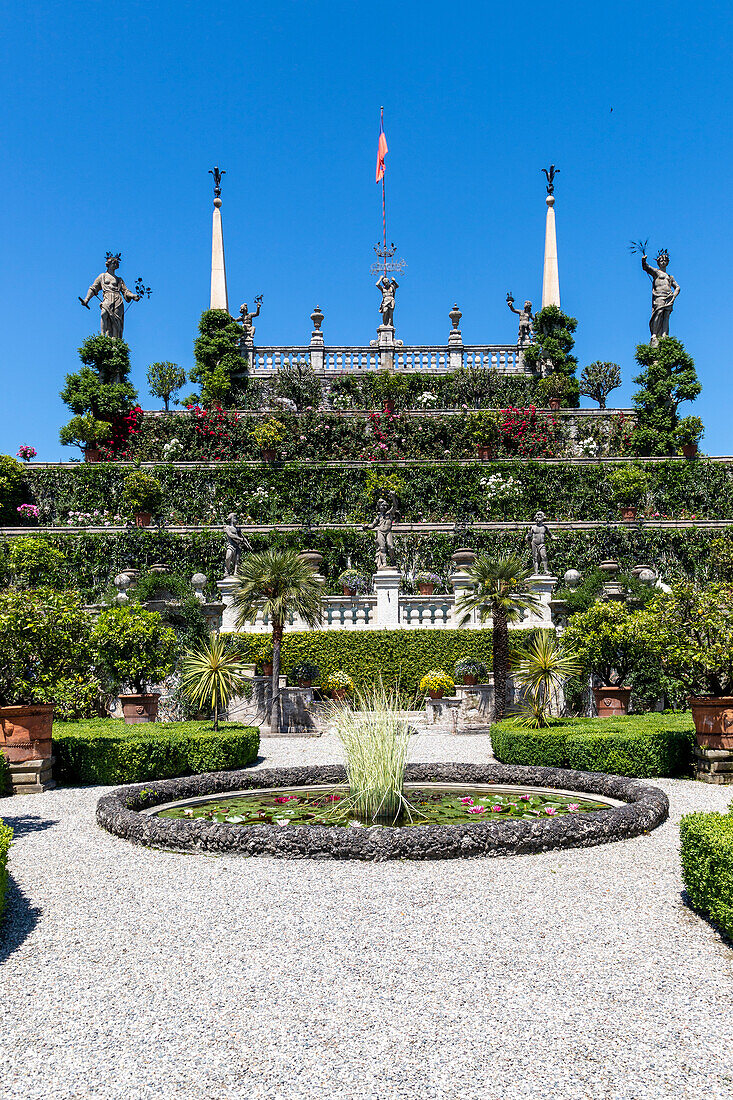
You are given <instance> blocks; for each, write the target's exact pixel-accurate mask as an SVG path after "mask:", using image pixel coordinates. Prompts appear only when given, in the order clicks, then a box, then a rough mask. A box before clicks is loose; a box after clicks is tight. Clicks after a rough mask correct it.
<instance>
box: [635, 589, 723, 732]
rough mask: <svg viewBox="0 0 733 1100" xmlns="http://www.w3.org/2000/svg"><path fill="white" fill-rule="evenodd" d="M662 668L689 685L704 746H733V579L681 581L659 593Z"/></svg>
mask: <svg viewBox="0 0 733 1100" xmlns="http://www.w3.org/2000/svg"><path fill="white" fill-rule="evenodd" d="M650 614H651V615H652V616H653V617H654V619H655V621H656V624H657V635H656V636H657V646H658V651H659V653H660V656H661V659H662V664H663V667H664V669H665V670H666V671H668V672H671V673H672V674H673V675H674V676H676V677H677V678H678V679H679V680H681V681H682V683H683V684H684V685H685V687H686V689H687V690H688V691H689V693H690V698H689V703H690V708H691V710H692V720H693V722H694V724H695V732H696V735H697V742H698V744H699V745H701V746H703V747H705V748H709V749H725V750H727V751H730V750H731V749H733V582H731V581H723V582H719V583H716V584H709V585H706V586H705V588H695V587H694V585H692V584H676V585H674V586H673V588H672V591H671V592H670V593H665V594H660V595H658V596H656V597H655V599H654V601H653V603H652V604H651V605H650Z"/></svg>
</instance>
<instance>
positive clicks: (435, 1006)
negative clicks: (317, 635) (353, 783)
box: [0, 734, 733, 1100]
mask: <svg viewBox="0 0 733 1100" xmlns="http://www.w3.org/2000/svg"><path fill="white" fill-rule="evenodd" d="M412 747H413V752H412V758H413V759H414V760H431V759H432V760H441V759H442V760H461V761H467V762H470V761H482V760H485V759H486V757H487V754H488V751H489V748H488V739H487V738H486V737H483V736H474V737H459V738H455V737H450V736H438V735H434V734H433V735H420V736H418V737H416V738H415V739H414V741H413V746H412ZM262 752H263V755H264V756H266V760H263V766H264V765H265V764H266V765H267V766H272V765H276V764H292V763H300V762H303V763H318V762H327V761H331V760H334V759H337V758H338V757H337V754H336V749H335V746H334V743H333V741H332V740H331V739H330V738H326V737H324V738H319V739H317V740H315V739H314V740H285V739H283V740H275V739H272V740H270V739H267V740H264V741H263V748H262ZM658 782H659V786H661V787H663V788H664V790H665V791H667V793H668V795H669V797H670V802H671V819H670V821H669V822H668V823H667V824H665V825H663V826H662V827H661V828H659V829H657V830H656V831H655V832H654V833H652V834H651V835H650V836H647V837H639V838H637V839H635V840H629V841H623V842H621V843H618V844H613V845H608V846H604V847H600V848H591V849H585V850H579V851H565V852H549V853H547V854H545V855H540V856H527V857H522V858H510V859H476V860H449V861H441V862H436V863H410V862H405V863H378V864H364V863H331V862H312V861H292V862H291V861H281V860H274V859H266V858H260V859H249V860H245V859H242V858H238V857H233V856H232V857H230V856H226V857H219V858H211V857H205V856H195V855H180V854H175V853H171V852H157V851H149V850H145V849H141V848H135V847H133V846H132V845H130V844H128V843H126V842H125V841H122V840H119V839H117V838H115V837H112V836H109V835H108V834H106V833H104V832H102V831H101V830H99V829H98V828H97V827H96V825H95V824H94V807H95V805H96V801H97V798H98V797H99V795H100V793H101V790H102V788H85V789H75V790H70V789H69V790H61V791H54V792H49V793H47V794H44V795H35V796H25V797H24V798H22V799H21V798H16V799H12V800H7V801H3V802H0V816H2V817H5V819H6V820H8V821H9V822H10V823H11V824H12V825H14V827H15V828H16V836H17V840H16V843H15V845H14V847H13V849H12V852H11V857H12V858H11V870H12V874H13V879H14V885H13V887H12V892H11V897H10V912H9V914H8V917H7V920H6V925H5V929H4V931H3V932H2V933H0V959H2V963H3V965H2V970H1V971H0V976H1V980H2V992H0V1036H1V1038H0V1082H1V1084H0V1093H2V1096H3V1100H41V1098H43V1100H61V1098H69V1097H74V1098H77V1097H78V1098H83V1100H167V1098H168V1097H181V1098H185V1100H234V1098H236V1100H250V1098H252V1100H259V1098H263V1100H265V1098H266V1100H280V1098H283V1100H300V1098H306V1097H307V1098H309V1100H310V1098H318V1100H322V1098H323V1097H325V1098H327V1100H331V1098H338V1100H346V1098H348V1100H402V1098H403V1097H404V1098H408V1097H409V1098H410V1100H418V1098H419V1100H453V1098H458V1097H461V1098H466V1097H474V1096H483V1097H487V1098H489V1100H494V1098H497V1100H498V1098H502V1100H514V1098H519V1097H533V1098H534V1097H548V1096H557V1097H562V1098H563V1100H576V1098H577V1100H581V1098H582V1100H586V1098H591V1100H601V1098H602V1100H647V1098H649V1100H661V1098H667V1097H670V1098H672V1097H674V1098H675V1100H681V1098H682V1097H684V1098H685V1100H689V1098H697V1097H700V1098H703V1097H705V1098H706V1100H717V1098H719V1097H720V1098H723V1097H725V1098H726V1100H729V1098H730V1096H731V1095H732V1094H733V1054H732V1053H731V1043H730V1037H731V1020H732V1019H733V1015H732V1014H731V1009H732V1008H733V965H732V964H733V952H732V951H731V949H730V948H729V947H728V946H726V944H725V943H724V942H723V941H722V940H721V939H720V937H719V936H718V935H717V934H716V932H715V931H714V930H713V929H712V928H711V927H710V926H709V925H708V924H706V923H705V922H704V921H702V920H701V919H700V918H698V917H697V916H696V915H695V914H694V913H692V912H691V911H690V910H688V909H687V908H686V907H685V905H684V904H683V902H682V900H681V898H680V889H681V883H680V878H679V870H678V858H677V846H678V841H679V832H678V828H677V825H678V822H679V818H680V816H681V815H682V814H683V813H686V812H688V811H690V810H693V809H723V808H724V807H725V806H726V805H727V803H728V802H729V801H730V800H731V797H732V796H733V792H732V791H731V790H730V789H727V790H726V789H725V788H719V787H710V786H706V785H703V784H700V783H693V782H683V781H673V780H660V781H658Z"/></svg>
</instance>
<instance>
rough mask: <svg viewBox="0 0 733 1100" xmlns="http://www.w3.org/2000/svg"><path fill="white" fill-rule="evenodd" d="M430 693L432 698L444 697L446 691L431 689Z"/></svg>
mask: <svg viewBox="0 0 733 1100" xmlns="http://www.w3.org/2000/svg"><path fill="white" fill-rule="evenodd" d="M428 695H429V696H430V698H431V699H442V698H443V695H444V692H442V691H429V692H428Z"/></svg>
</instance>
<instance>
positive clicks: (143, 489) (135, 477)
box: [122, 470, 163, 516]
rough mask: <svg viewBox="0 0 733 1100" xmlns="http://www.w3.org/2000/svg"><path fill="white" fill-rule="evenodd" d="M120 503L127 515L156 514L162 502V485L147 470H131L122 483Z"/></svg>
mask: <svg viewBox="0 0 733 1100" xmlns="http://www.w3.org/2000/svg"><path fill="white" fill-rule="evenodd" d="M122 503H123V507H124V509H125V511H126V512H127V514H128V515H133V516H134V515H138V514H139V513H140V512H150V514H151V515H156V514H157V513H158V512H159V511H160V507H161V504H162V503H163V486H162V485H161V484H160V482H159V481H158V479H157V478H155V477H153V476H152V474H149V473H148V472H147V470H133V471H132V473H130V474H128V475H127V477H126V478H125V480H124V481H123V483H122Z"/></svg>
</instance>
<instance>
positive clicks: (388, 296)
mask: <svg viewBox="0 0 733 1100" xmlns="http://www.w3.org/2000/svg"><path fill="white" fill-rule="evenodd" d="M375 285H376V288H377V290H378V291H379V293H380V294H381V295H382V301H381V304H380V306H379V312H380V313H381V314H382V324H383V325H390V326H391V327H392V328H394V307H395V295H396V293H397V288H398V287H399V285H400V284H399V283H398V282H397V280H396V279H388V278H387V276H386V275H383V276H382V277H381V279H377V282H376V284H375Z"/></svg>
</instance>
